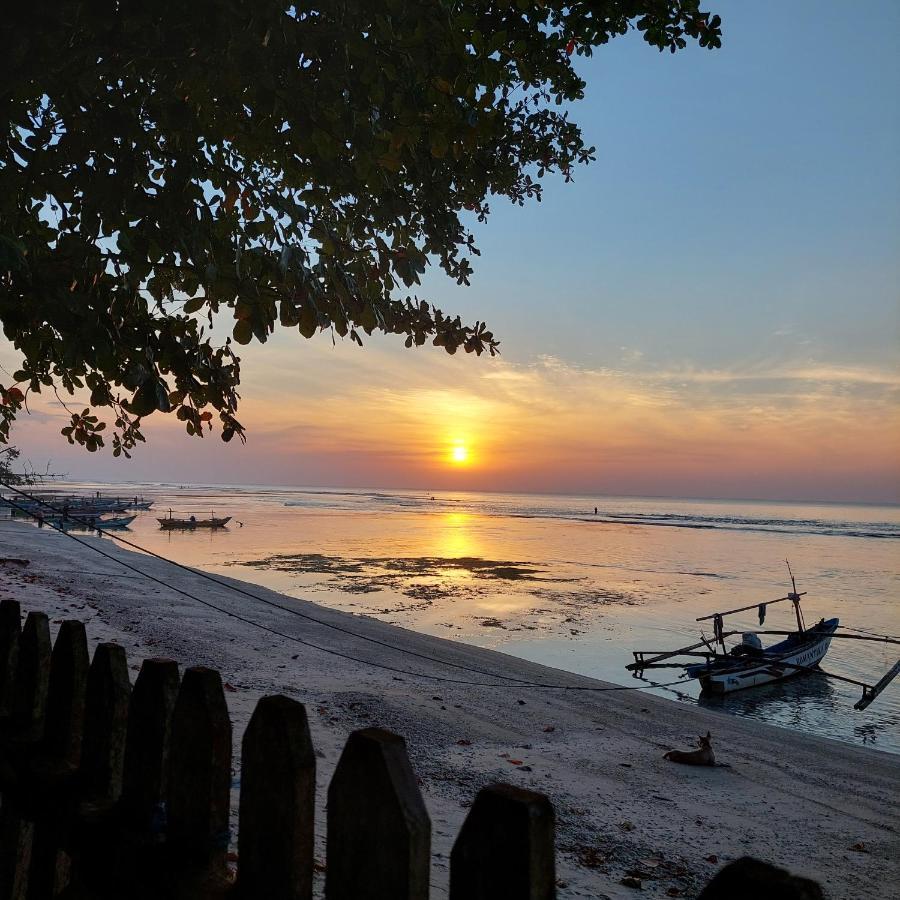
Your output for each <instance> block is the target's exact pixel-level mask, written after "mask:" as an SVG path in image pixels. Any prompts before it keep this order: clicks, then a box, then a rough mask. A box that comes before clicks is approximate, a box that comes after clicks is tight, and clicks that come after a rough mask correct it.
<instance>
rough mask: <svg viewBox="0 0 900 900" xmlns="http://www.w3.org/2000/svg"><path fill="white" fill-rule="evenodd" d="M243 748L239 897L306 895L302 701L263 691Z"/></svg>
mask: <svg viewBox="0 0 900 900" xmlns="http://www.w3.org/2000/svg"><path fill="white" fill-rule="evenodd" d="M242 748H243V749H242V754H241V801H240V829H239V831H238V882H237V883H238V893H239V896H241V897H242V898H256V897H265V898H267V900H311V897H312V883H313V843H314V838H315V834H314V828H313V826H314V820H315V802H316V754H315V752H314V751H313V745H312V739H311V738H310V734H309V724H308V722H307V719H306V709H305V708H304V706H303V704H302V703H298V702H297V701H296V700H291V699H290V698H288V697H283V696H274V697H263V698H262V699H261V700H260V701H259V703H257V704H256V709H255V710H254V711H253V716H252V717H251V719H250V723H249V725H248V726H247V731H246V732H245V734H244V740H243V744H242Z"/></svg>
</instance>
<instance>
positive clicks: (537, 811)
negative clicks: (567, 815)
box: [450, 784, 556, 900]
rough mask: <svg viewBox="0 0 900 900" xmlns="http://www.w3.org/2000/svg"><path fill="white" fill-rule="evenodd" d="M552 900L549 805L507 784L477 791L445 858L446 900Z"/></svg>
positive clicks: (553, 872) (542, 798)
mask: <svg viewBox="0 0 900 900" xmlns="http://www.w3.org/2000/svg"><path fill="white" fill-rule="evenodd" d="M495 897H503V898H506V900H552V898H554V897H556V867H555V851H554V814H553V805H552V804H551V803H550V801H549V800H548V799H547V798H546V797H545V796H544V795H543V794H538V793H535V792H533V791H526V790H522V789H521V788H516V787H512V785H508V784H496V785H491V786H489V787H486V788H482V789H481V790H480V791H479V792H478V796H477V797H476V798H475V803H474V804H473V805H472V809H471V810H470V811H469V815H468V816H466V821H465V822H464V823H463V827H462V829H461V831H460V833H459V837H457V839H456V843H455V844H454V845H453V852H452V853H451V855H450V900H489V898H495Z"/></svg>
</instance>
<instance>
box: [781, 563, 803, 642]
mask: <svg viewBox="0 0 900 900" xmlns="http://www.w3.org/2000/svg"><path fill="white" fill-rule="evenodd" d="M784 562H785V565H787V567H788V574H789V575H790V576H791V587H793V590H792V591H790V592H789V593H788V599H789V600H790V601H791V603H793V604H794V614H795V615H796V616H797V632H798V633H799V634H803V632H804V631H806V623H805V622H804V621H803V612H802V611H801V609H800V597H801V596H802V595H801V594H798V593H797V582H796V580H795V578H794V573H793V571H791V564H790V562H789V561H788V560H785V561H784Z"/></svg>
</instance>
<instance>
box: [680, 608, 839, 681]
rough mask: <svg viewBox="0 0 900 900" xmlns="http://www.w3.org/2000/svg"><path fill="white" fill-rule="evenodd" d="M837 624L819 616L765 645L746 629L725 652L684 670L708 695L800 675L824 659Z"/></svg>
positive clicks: (688, 666)
mask: <svg viewBox="0 0 900 900" xmlns="http://www.w3.org/2000/svg"><path fill="white" fill-rule="evenodd" d="M839 624H840V621H839V620H838V619H827V620H826V619H822V621H821V622H819V623H817V624H816V625H813V626H812V628H807V629H806V630H805V631H802V632H797V633H796V634H792V635H789V636H788V637H787V638H786V639H785V640H783V641H779V642H778V643H777V644H773V645H772V646H771V647H766V648H763V647H762V646H761V645H760V643H759V639H758V638H756V635H755V634H753V633H752V632H748V633H746V634H745V635H744V638H743V639H742V642H741V643H740V644H738V645H737V646H736V647H733V648H732V649H731V650H730V651H729V652H728V654H727V655H725V656H717V657H715V658H714V659H711V660H707V662H705V663H694V664H691V665H687V666H685V667H684V668H685V672H686V673H687V674H688V675H689V676H690V677H691V678H697V679H699V681H700V685H701V687H702V688H703V690H704V691H705V692H706V693H709V694H728V693H731V692H732V691H740V690H744V689H745V688H751V687H757V686H758V685H761V684H769V682H772V681H781V680H782V679H784V678H790V677H792V676H794V675H801V674H803V673H804V672H808V671H809V670H810V669H814V668H816V666H818V665H819V663H820V662H821V661H822V660H823V659H824V657H825V654H826V653H827V652H828V647H829V646H830V644H831V638H832V636H833V635H834V632H835V631H836V630H837V627H838V625H839ZM748 638H756V640H755V641H752V640H747V639H748Z"/></svg>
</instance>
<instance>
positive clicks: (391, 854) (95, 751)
mask: <svg viewBox="0 0 900 900" xmlns="http://www.w3.org/2000/svg"><path fill="white" fill-rule="evenodd" d="M231 761H232V731H231V722H230V720H229V717H228V709H227V706H226V703H225V694H224V692H223V686H222V681H221V678H220V676H219V673H218V672H215V671H213V670H212V669H208V668H204V667H202V666H196V667H193V668H189V669H187V670H185V672H184V673H183V675H181V676H180V675H179V670H178V665H177V663H175V662H174V661H172V660H169V659H148V660H145V661H144V663H143V665H142V666H141V669H140V673H139V675H138V677H137V680H136V681H135V684H134V687H133V688H132V686H131V684H130V682H129V675H128V664H127V660H126V656H125V651H124V649H123V648H122V647H120V646H119V645H117V644H99V645H97V647H96V649H95V651H94V656H93V660H90V659H89V654H88V645H87V635H86V633H85V628H84V625H83V624H82V623H81V622H78V621H65V622H63V623H62V624H61V626H60V628H59V632H58V634H57V637H56V641H55V642H54V643H53V645H52V648H51V641H50V629H49V622H48V619H47V616H46V615H45V614H44V613H40V612H31V613H29V614H28V617H27V618H26V620H25V623H24V626H23V625H22V622H21V613H20V609H19V604H18V603H17V602H15V601H13V600H3V601H2V603H0V796H2V805H0V900H45V898H55V897H64V898H72V900H99V898H117V900H119V898H135V900H141V898H151V897H152V898H175V900H179V898H218V897H223V898H224V897H228V898H229V900H238V898H254V900H263V898H264V900H309V898H311V897H312V889H313V876H314V867H315V862H314V856H313V846H314V833H315V832H314V823H315V787H316V755H315V753H314V750H313V746H312V741H311V739H310V733H309V726H308V723H307V717H306V710H305V708H304V706H303V704H301V703H298V702H297V701H295V700H291V699H289V698H288V697H284V696H270V697H263V698H262V699H261V700H260V701H259V702H258V703H257V705H256V708H255V710H254V713H253V716H252V718H251V719H250V723H249V725H248V727H247V730H246V733H245V734H244V737H243V742H242V759H241V789H240V805H239V829H238V845H237V846H238V853H237V877H236V879H235V878H234V876H233V873H229V870H228V866H227V859H226V856H227V851H228V845H229V824H228V823H229V811H230V810H229V807H230V789H231ZM327 810H328V811H327V823H326V850H327V855H326V863H327V868H326V872H325V893H326V896H327V897H328V900H425V898H427V897H428V889H429V872H430V861H431V823H430V820H429V817H428V813H427V811H426V809H425V804H424V802H423V800H422V796H421V793H420V792H419V788H418V784H417V779H416V776H415V773H414V772H413V769H412V766H411V765H410V762H409V758H408V756H407V753H406V745H405V742H404V740H403V738H402V737H399V736H398V735H395V734H392V733H390V732H388V731H385V730H383V729H380V728H367V729H363V730H361V731H356V732H354V733H353V734H351V735H350V737H349V739H348V741H347V744H346V746H345V747H344V750H343V753H342V755H341V758H340V760H339V762H338V765H337V768H336V770H335V773H334V776H333V778H332V780H331V783H330V785H329V788H328V805H327ZM725 872H727V867H726V870H723V873H720V875H722V874H724V873H725ZM785 874H786V873H785ZM712 887H713V885H712V884H711V885H710V887H709V888H707V891H709V890H710V888H712ZM555 896H556V877H555V850H554V811H553V806H552V805H551V803H550V801H549V800H548V799H547V798H546V797H545V796H543V795H542V794H538V793H534V792H531V791H526V790H522V789H520V788H516V787H512V786H510V785H494V786H491V787H487V788H484V789H483V790H481V791H480V792H479V793H478V795H477V797H476V799H475V801H474V803H473V805H472V807H471V809H470V811H469V814H468V816H467V818H466V820H465V822H464V824H463V826H462V829H461V831H460V833H459V835H458V837H457V839H456V843H455V845H454V847H453V851H452V854H451V858H450V897H451V900H488V898H490V900H498V898H507V900H549V898H553V897H555ZM706 896H708V897H709V898H710V900H712V898H714V897H716V896H720V894H719V893H717V892H716V893H709V894H707V892H704V897H706ZM721 896H736V895H733V894H727V895H726V894H722V895H721ZM785 896H789V895H785ZM797 896H798V897H799V896H804V895H800V894H798V895H797ZM810 896H815V895H810Z"/></svg>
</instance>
